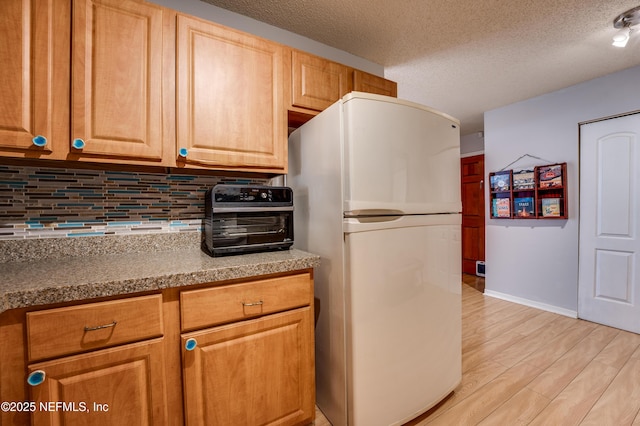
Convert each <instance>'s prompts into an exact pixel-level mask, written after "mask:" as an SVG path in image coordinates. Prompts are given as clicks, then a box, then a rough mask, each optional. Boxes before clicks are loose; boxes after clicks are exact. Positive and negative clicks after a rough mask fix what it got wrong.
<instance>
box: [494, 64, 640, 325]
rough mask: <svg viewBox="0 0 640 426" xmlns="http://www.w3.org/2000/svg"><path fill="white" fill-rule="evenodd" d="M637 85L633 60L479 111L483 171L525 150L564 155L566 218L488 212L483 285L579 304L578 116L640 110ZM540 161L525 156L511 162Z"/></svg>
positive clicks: (512, 295)
mask: <svg viewBox="0 0 640 426" xmlns="http://www.w3.org/2000/svg"><path fill="white" fill-rule="evenodd" d="M639 87H640V67H634V68H629V69H627V70H624V71H621V72H618V73H615V74H610V75H608V76H605V77H601V78H597V79H594V80H591V81H588V82H585V83H581V84H578V85H575V86H571V87H568V88H566V89H563V90H559V91H557V92H553V93H549V94H546V95H543V96H539V97H537V98H533V99H529V100H526V101H523V102H519V103H516V104H512V105H508V106H505V107H502V108H498V109H495V110H492V111H488V112H485V115H484V116H485V146H484V150H485V173H486V174H487V175H488V174H489V173H490V172H492V171H497V170H500V169H502V168H503V167H505V166H506V165H508V164H509V163H510V162H512V161H513V160H515V159H517V158H518V157H520V156H521V155H523V154H531V155H535V156H537V157H542V158H544V159H545V160H549V161H552V162H567V168H568V177H569V179H568V203H569V205H568V210H569V219H568V220H533V221H529V220H499V219H489V218H488V216H487V221H486V225H487V228H486V264H487V266H486V268H487V269H486V289H487V293H489V294H493V295H496V296H499V297H501V296H505V297H506V298H507V299H512V300H518V299H523V300H520V301H521V302H523V303H526V304H532V305H534V306H535V305H540V306H541V307H544V308H549V309H551V310H556V311H558V312H562V313H565V314H571V313H575V312H576V311H577V303H578V302H577V297H578V217H579V216H578V213H579V212H578V195H579V186H578V184H579V181H578V177H579V175H578V166H579V164H578V160H579V157H578V154H579V151H578V145H579V134H578V133H579V126H578V123H580V122H584V121H589V120H593V119H597V118H602V117H607V116H611V115H616V114H620V113H624V112H629V111H634V110H640V92H638V88H639ZM543 163H544V162H539V161H538V162H536V161H533V160H531V159H525V160H522V161H520V162H518V163H516V164H515V165H514V166H511V167H509V168H512V169H516V168H521V167H524V166H527V165H536V164H543ZM487 188H488V185H487ZM486 199H487V200H489V194H488V193H487V194H486ZM556 308H557V309H556Z"/></svg>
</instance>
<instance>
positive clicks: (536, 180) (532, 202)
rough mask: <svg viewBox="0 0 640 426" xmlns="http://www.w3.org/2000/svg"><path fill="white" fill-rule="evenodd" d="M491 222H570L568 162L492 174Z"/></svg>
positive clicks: (490, 176) (490, 174) (490, 177)
mask: <svg viewBox="0 0 640 426" xmlns="http://www.w3.org/2000/svg"><path fill="white" fill-rule="evenodd" d="M489 185H490V197H489V199H490V203H489V217H490V218H491V219H567V218H568V217H569V215H568V209H567V163H556V164H546V165H542V166H536V167H534V168H533V169H524V170H515V171H514V170H501V171H499V172H493V173H489Z"/></svg>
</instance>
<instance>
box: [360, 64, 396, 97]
mask: <svg viewBox="0 0 640 426" xmlns="http://www.w3.org/2000/svg"><path fill="white" fill-rule="evenodd" d="M353 90H357V91H360V92H367V93H376V94H378V95H385V96H392V97H394V98H395V97H397V96H398V84H397V83H396V82H395V81H391V80H387V79H384V78H382V77H378V76H377V75H373V74H369V73H366V72H364V71H360V70H353Z"/></svg>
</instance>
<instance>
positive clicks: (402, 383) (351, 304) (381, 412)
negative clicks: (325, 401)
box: [345, 214, 462, 426]
mask: <svg viewBox="0 0 640 426" xmlns="http://www.w3.org/2000/svg"><path fill="white" fill-rule="evenodd" d="M460 220H461V218H460V215H457V214H454V215H451V214H449V215H429V216H409V217H402V218H400V219H398V220H395V221H389V222H381V223H359V222H358V221H357V220H356V219H347V220H345V249H346V282H345V298H346V310H345V314H346V338H347V339H346V345H347V350H346V353H347V389H348V403H347V406H348V418H349V425H350V426H371V425H385V426H386V425H399V424H402V423H404V422H406V421H408V420H410V419H412V418H414V417H416V416H418V415H420V414H421V413H423V412H425V411H426V410H428V409H429V408H431V407H432V406H434V405H435V404H437V403H438V402H439V401H440V400H442V399H443V398H444V397H445V396H446V395H448V394H449V393H450V392H451V391H453V389H454V388H455V387H456V386H457V385H458V384H459V382H460V380H461V375H462V372H461V369H462V367H461V364H462V361H461V323H462V320H461V273H460V270H461V269H460V268H461V265H460V262H461V260H460V258H461V254H460Z"/></svg>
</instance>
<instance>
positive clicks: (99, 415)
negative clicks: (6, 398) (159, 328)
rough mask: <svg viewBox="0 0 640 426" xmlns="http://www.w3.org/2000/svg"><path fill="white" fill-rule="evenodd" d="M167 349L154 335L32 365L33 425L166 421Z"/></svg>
mask: <svg viewBox="0 0 640 426" xmlns="http://www.w3.org/2000/svg"><path fill="white" fill-rule="evenodd" d="M163 350H164V349H163V340H162V339H154V340H152V341H144V342H140V343H134V344H130V345H124V346H119V347H115V348H110V349H104V350H100V351H95V352H90V353H86V354H82V355H76V356H71V357H67V358H61V359H56V360H52V361H47V362H42V363H38V364H32V365H30V366H29V374H30V375H29V379H30V380H32V381H33V382H34V383H33V384H34V386H32V387H31V398H30V401H31V402H32V403H33V404H34V405H33V408H34V410H33V412H32V416H33V417H32V418H33V421H32V424H34V425H61V424H63V425H79V426H86V425H96V426H98V425H114V426H116V425H162V424H165V418H166V413H165V410H166V409H167V406H166V404H165V393H166V389H165V381H164V358H163ZM40 380H42V383H41V384H38V381H40Z"/></svg>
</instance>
